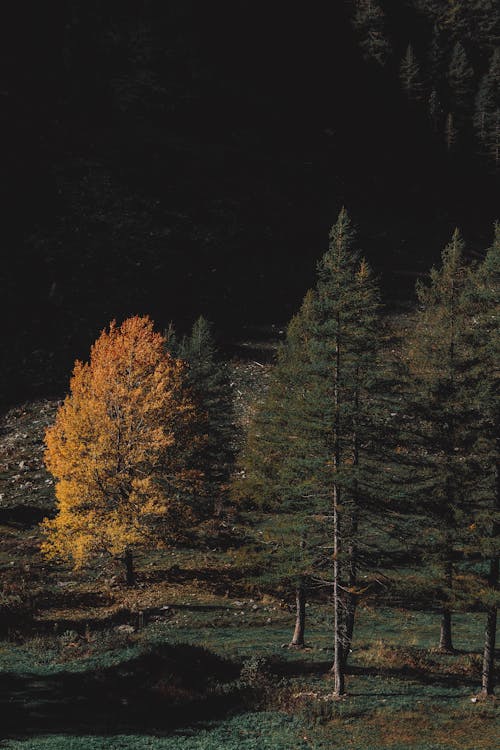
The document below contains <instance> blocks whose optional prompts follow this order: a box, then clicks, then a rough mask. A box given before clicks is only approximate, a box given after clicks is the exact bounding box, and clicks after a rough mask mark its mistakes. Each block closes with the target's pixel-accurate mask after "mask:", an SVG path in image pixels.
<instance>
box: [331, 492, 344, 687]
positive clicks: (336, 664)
mask: <svg viewBox="0 0 500 750" xmlns="http://www.w3.org/2000/svg"><path fill="white" fill-rule="evenodd" d="M339 500H340V492H339V488H338V486H337V483H335V484H334V487H333V630H334V643H333V667H332V671H333V680H334V687H333V692H334V695H335V696H337V697H339V696H341V695H344V693H345V680H344V654H343V648H342V642H343V640H344V639H343V633H342V630H343V627H342V626H343V622H342V609H341V607H342V602H341V593H340V592H341V583H340V561H339V556H340V517H339V510H338V506H339Z"/></svg>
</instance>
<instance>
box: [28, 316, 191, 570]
mask: <svg viewBox="0 0 500 750" xmlns="http://www.w3.org/2000/svg"><path fill="white" fill-rule="evenodd" d="M184 368H185V366H184V364H183V363H182V362H181V361H180V360H176V359H174V358H173V357H171V356H170V355H169V354H168V353H167V352H166V350H165V339H164V337H163V336H161V335H160V334H158V333H155V331H154V329H153V323H152V322H151V320H150V319H149V318H148V317H137V316H136V317H133V318H129V319H128V320H126V321H125V322H124V323H122V325H121V326H117V325H116V323H115V322H112V323H111V325H110V327H109V331H107V330H105V331H103V332H102V333H101V335H100V337H99V339H98V340H97V341H96V342H95V344H94V345H93V346H92V349H91V354H90V362H89V363H85V364H84V363H82V362H78V361H77V362H76V364H75V368H74V371H73V376H72V378H71V382H70V394H69V395H68V396H67V397H66V399H65V401H64V403H63V405H62V406H61V407H60V408H59V411H58V413H57V417H56V421H55V424H54V425H53V426H52V427H50V428H49V429H48V430H47V433H46V446H47V449H46V453H45V463H46V466H47V468H48V470H49V471H50V472H51V473H52V474H53V476H54V477H55V479H56V498H57V509H58V513H57V516H56V517H55V518H54V519H53V520H47V519H46V520H45V521H44V523H43V528H44V531H45V541H44V543H43V545H42V550H43V552H44V553H45V554H46V555H47V556H48V557H66V558H70V559H72V560H73V563H74V565H75V566H76V567H78V566H80V565H81V564H82V563H84V562H85V561H87V560H88V559H89V558H90V557H91V556H92V555H94V554H98V553H100V552H103V551H107V552H110V553H111V554H114V555H118V554H121V553H123V552H124V551H125V550H126V549H129V548H130V547H132V546H135V545H137V544H140V543H144V542H145V541H147V542H148V543H150V544H151V543H152V542H154V541H155V540H156V541H159V538H160V536H161V529H162V528H163V529H164V530H165V531H167V532H175V531H176V530H177V529H178V528H180V527H181V526H182V524H183V523H186V522H187V521H188V520H189V518H190V508H189V502H188V500H187V497H188V496H189V493H192V492H193V491H194V490H195V489H196V485H197V482H198V481H199V480H200V479H201V477H200V474H199V472H197V471H195V470H194V469H192V468H191V469H190V468H189V465H190V457H191V456H192V454H193V448H194V447H195V443H196V441H197V440H198V441H199V440H203V438H199V437H198V438H195V437H194V435H195V433H197V434H198V435H199V433H200V430H199V424H198V429H197V430H194V427H195V425H196V422H197V419H198V415H197V414H196V411H195V407H194V405H193V402H192V401H191V398H190V396H189V393H188V392H187V390H186V389H185V387H184V375H185V369H184Z"/></svg>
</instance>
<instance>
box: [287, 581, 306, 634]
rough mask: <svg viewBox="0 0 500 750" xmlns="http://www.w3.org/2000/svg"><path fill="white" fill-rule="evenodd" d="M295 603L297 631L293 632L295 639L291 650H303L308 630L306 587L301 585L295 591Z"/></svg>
mask: <svg viewBox="0 0 500 750" xmlns="http://www.w3.org/2000/svg"><path fill="white" fill-rule="evenodd" d="M295 603H296V616H295V630H294V632H293V638H292V640H291V642H290V647H291V648H303V647H304V632H305V628H306V592H305V588H304V585H303V584H302V583H301V584H299V585H298V586H297V588H296V589H295Z"/></svg>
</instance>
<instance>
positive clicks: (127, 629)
mask: <svg viewBox="0 0 500 750" xmlns="http://www.w3.org/2000/svg"><path fill="white" fill-rule="evenodd" d="M115 630H116V632H117V633H135V628H134V626H133V625H117V626H116V628H115Z"/></svg>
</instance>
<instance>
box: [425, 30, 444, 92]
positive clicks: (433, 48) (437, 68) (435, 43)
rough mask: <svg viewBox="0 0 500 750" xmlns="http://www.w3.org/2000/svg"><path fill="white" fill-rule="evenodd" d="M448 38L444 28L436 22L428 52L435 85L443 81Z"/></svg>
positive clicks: (430, 73) (430, 71)
mask: <svg viewBox="0 0 500 750" xmlns="http://www.w3.org/2000/svg"><path fill="white" fill-rule="evenodd" d="M446 49H447V44H446V39H445V35H444V33H443V29H442V27H441V25H440V24H439V23H435V24H434V26H433V29H432V37H431V42H430V45H429V53H428V69H429V75H430V78H431V81H432V82H433V84H434V86H437V84H438V83H439V82H440V81H441V79H442V77H443V73H444V68H445V58H446Z"/></svg>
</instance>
